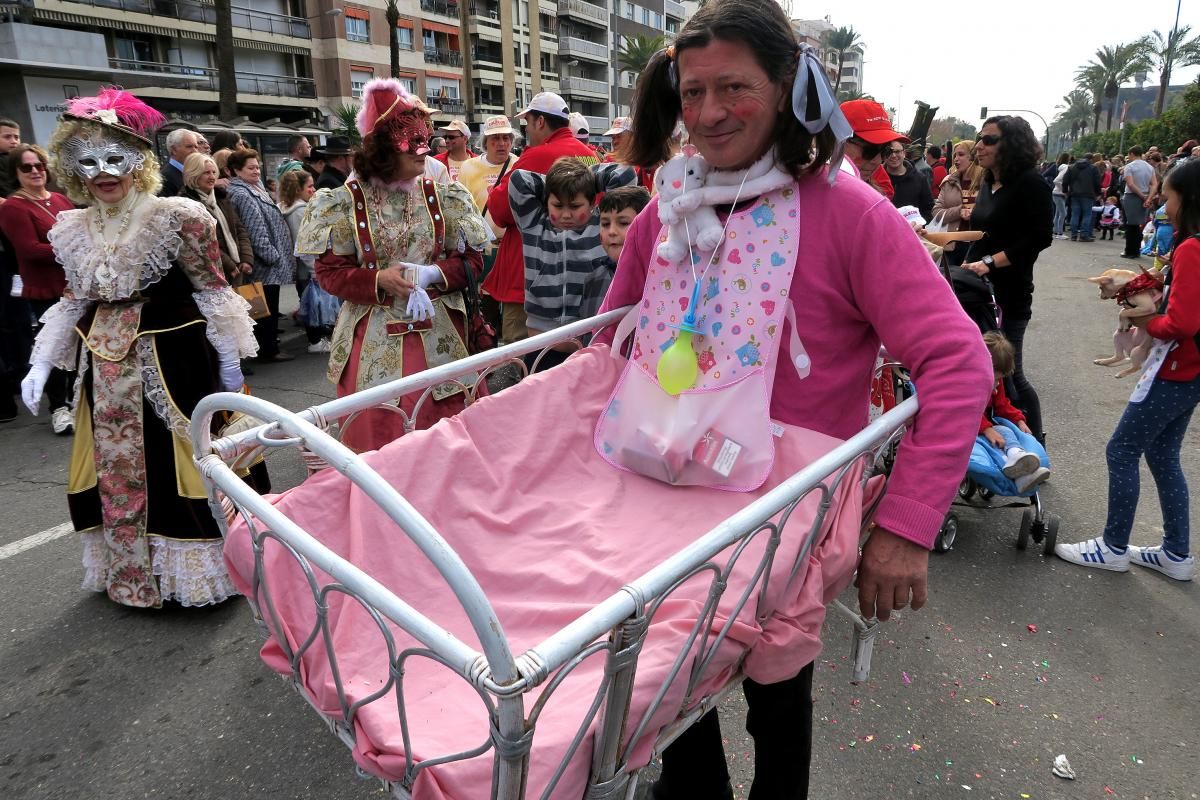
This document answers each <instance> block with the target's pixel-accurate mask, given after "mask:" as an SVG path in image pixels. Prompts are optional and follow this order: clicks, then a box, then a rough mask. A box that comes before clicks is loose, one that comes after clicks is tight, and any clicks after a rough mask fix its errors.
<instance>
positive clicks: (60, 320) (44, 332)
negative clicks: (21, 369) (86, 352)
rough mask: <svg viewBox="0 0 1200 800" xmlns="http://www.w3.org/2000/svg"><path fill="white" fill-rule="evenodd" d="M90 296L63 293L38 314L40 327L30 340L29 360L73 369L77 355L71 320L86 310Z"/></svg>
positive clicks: (73, 321) (77, 320)
mask: <svg viewBox="0 0 1200 800" xmlns="http://www.w3.org/2000/svg"><path fill="white" fill-rule="evenodd" d="M91 304H92V301H91V300H76V299H72V298H66V297H64V298H63V299H62V300H59V301H58V302H57V303H55V304H54V305H52V306H50V309H49V310H48V311H46V313H45V314H43V315H42V319H41V322H42V329H41V330H40V331H39V332H38V335H37V340H36V341H35V342H34V344H33V353H32V355H30V357H29V363H30V364H36V363H38V362H39V361H45V362H48V363H49V364H51V365H53V366H55V367H58V368H59V369H65V370H68V371H70V370H74V369H75V361H76V359H77V358H78V356H79V336H78V335H77V334H76V333H75V323H77V322H79V318H80V317H82V316H83V314H84V312H85V311H87V310H88V306H90V305H91Z"/></svg>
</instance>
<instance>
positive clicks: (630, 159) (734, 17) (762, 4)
mask: <svg viewBox="0 0 1200 800" xmlns="http://www.w3.org/2000/svg"><path fill="white" fill-rule="evenodd" d="M714 40H719V41H723V42H741V43H742V44H744V45H746V47H748V48H749V49H750V51H751V52H752V53H753V54H754V59H755V61H757V62H758V66H759V67H760V68H761V69H762V70H763V71H764V72H766V73H767V77H768V78H769V79H770V80H771V81H772V82H773V83H777V84H779V86H780V88H781V89H782V90H783V95H784V97H785V98H786V101H787V102H786V105H785V107H784V109H783V111H781V112H780V113H779V116H778V117H777V118H776V120H775V125H774V131H773V132H772V136H771V140H770V145H771V146H772V147H774V148H775V152H776V153H777V155H778V161H779V163H780V165H781V166H782V167H783V168H784V169H786V170H788V171H789V172H790V173H791V174H792V175H793V176H794V177H797V178H799V177H800V176H801V175H802V174H803V173H805V172H808V171H815V170H818V169H820V168H821V167H822V166H824V164H825V162H826V161H828V160H829V158H830V156H831V155H832V153H833V150H834V144H835V143H834V136H833V133H832V132H831V131H830V130H829V129H828V128H826V129H825V130H823V131H821V132H820V133H818V134H816V135H813V134H811V133H809V132H808V130H806V129H805V127H804V126H803V125H801V124H800V121H799V120H798V119H796V116H795V115H794V114H793V113H792V107H791V96H792V83H793V82H794V81H795V79H796V66H797V59H796V56H797V54H798V53H799V44H798V43H797V41H796V34H795V33H794V32H793V31H792V26H791V23H790V22H789V21H788V18H787V15H786V14H785V13H784V12H783V9H782V8H781V7H780V6H779V4H778V3H776V2H773V0H710V2H708V3H707V4H705V5H703V6H701V8H700V10H699V11H697V12H696V13H695V14H694V15H693V16H692V18H691V19H689V20H688V21H687V24H685V25H684V26H683V30H681V31H680V32H679V36H678V37H677V38H676V39H675V43H674V45H673V48H674V52H673V54H672V55H668V52H667V51H666V50H660V51H659V52H657V53H655V54H654V56H653V57H652V58H651V59H650V62H649V63H648V64H647V65H646V69H645V70H644V71H643V72H642V74H641V77H640V78H639V79H638V83H637V90H636V94H635V97H634V101H633V133H632V134H631V137H630V140H629V142H628V143H627V144H626V146H625V147H623V148H622V152H621V154H620V155H621V158H622V160H623V161H625V162H626V163H629V164H634V165H637V166H639V167H653V166H656V165H658V164H661V163H662V162H663V161H666V160H667V159H668V158H670V157H671V151H670V149H669V147H668V140H669V139H670V138H671V134H672V133H674V132H675V125H676V123H677V122H678V121H679V117H680V114H681V112H682V111H683V104H682V101H681V99H680V96H679V87H678V85H676V83H675V82H674V81H673V80H672V79H671V73H672V69H671V67H672V62H675V61H676V60H677V59H678V57H679V54H680V53H682V52H683V51H684V50H687V49H688V48H691V47H706V46H707V45H708V44H710V43H711V42H713V41H714ZM676 69H677V68H676ZM812 80H815V78H814V79H812ZM808 96H809V98H810V100H811V102H815V101H816V96H817V93H816V91H815V87H810V91H809V95H808ZM754 155H755V157H758V156H759V155H760V154H758V153H755V154H754Z"/></svg>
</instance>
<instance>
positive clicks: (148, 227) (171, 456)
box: [34, 196, 266, 608]
mask: <svg viewBox="0 0 1200 800" xmlns="http://www.w3.org/2000/svg"><path fill="white" fill-rule="evenodd" d="M139 204H140V205H141V206H144V207H145V208H143V209H139V210H140V211H142V212H143V213H141V214H140V221H139V222H138V223H137V224H136V225H135V226H132V227H131V229H130V234H129V235H128V236H127V237H124V238H123V239H119V240H118V244H116V245H115V246H105V245H104V244H103V242H101V241H99V240H98V238H99V237H100V234H99V233H98V232H97V231H96V229H95V227H94V226H93V222H92V220H93V219H96V220H98V219H99V213H100V212H99V210H98V209H95V208H88V209H83V210H77V211H67V212H64V213H63V214H62V216H61V217H60V220H59V222H58V223H57V224H56V225H55V227H54V228H53V230H51V232H50V241H51V244H52V245H53V246H54V250H55V254H56V255H57V257H58V260H59V261H60V262H61V263H62V265H63V267H64V269H65V271H66V275H67V289H66V291H65V293H64V296H63V299H62V300H61V301H59V303H58V304H57V305H55V306H54V307H52V308H51V309H50V310H49V311H48V312H47V313H46V315H45V317H44V323H45V327H44V328H43V329H42V331H41V333H40V334H39V335H38V339H37V342H36V344H35V346H34V360H35V361H36V360H39V359H40V360H46V361H50V362H51V363H53V364H54V365H55V366H58V367H60V368H63V369H78V373H79V377H78V379H77V381H76V389H75V440H74V445H73V448H72V453H71V464H70V475H69V480H68V489H67V491H68V505H69V508H70V513H71V521H72V523H73V525H74V527H75V529H76V530H77V531H79V533H80V537H81V539H82V544H83V563H84V570H85V575H84V582H83V587H84V588H85V589H90V590H93V591H103V592H107V594H108V596H109V598H110V599H112V600H114V601H115V602H118V603H121V604H124V605H129V606H141V607H151V608H154V607H158V606H161V605H162V603H163V601H164V600H171V601H177V602H179V603H182V604H183V605H204V604H208V603H217V602H221V601H222V600H225V599H227V598H228V597H230V596H232V595H235V594H237V592H236V590H235V589H234V587H233V585H232V583H231V582H230V580H229V576H228V574H227V573H226V571H225V565H224V561H223V558H222V539H221V532H220V529H219V527H218V525H217V523H216V521H215V520H214V519H213V516H212V512H211V511H210V509H209V505H208V502H207V495H206V492H205V490H204V485H203V483H202V481H201V479H200V475H199V472H198V471H197V470H196V467H195V465H194V464H193V462H192V450H191V445H190V440H189V435H188V425H189V423H190V418H191V414H192V411H193V409H194V408H195V406H196V403H198V402H199V401H200V399H201V398H202V397H204V396H205V395H207V394H210V393H212V392H215V391H219V390H220V385H219V380H218V368H219V367H218V361H217V355H216V351H215V350H214V348H213V346H212V342H214V341H219V340H222V339H226V340H228V339H232V341H234V342H236V344H237V348H238V350H239V353H240V354H241V355H242V356H250V355H253V354H254V353H255V352H256V346H255V342H254V336H253V326H252V322H251V320H250V318H249V316H248V310H249V306H248V304H247V303H246V301H245V300H243V299H242V298H241V297H239V296H238V295H237V294H236V293H235V292H234V291H233V290H232V289H231V288H230V287H229V285H228V284H227V283H226V281H225V276H224V273H223V271H222V269H221V258H220V251H219V248H218V244H217V240H216V238H215V231H214V224H213V220H212V218H211V217H210V216H209V214H208V212H207V211H205V210H204V208H203V207H202V206H200V205H199V204H198V203H195V202H194V201H192V200H187V199H184V198H155V197H148V196H147V197H143V198H142V199H141V200H140V201H139ZM216 422H217V420H214V427H215V424H216ZM251 472H252V474H253V476H254V477H253V478H251V476H249V475H248V476H246V477H247V478H248V479H249V480H250V482H251V483H253V482H254V479H255V478H256V479H257V480H258V482H259V484H260V485H258V486H257V487H256V488H260V489H265V488H266V486H263V485H261V484H262V483H263V482H265V477H266V472H265V469H264V468H263V467H262V465H261V464H259V465H257V466H256V467H254V468H252V470H251Z"/></svg>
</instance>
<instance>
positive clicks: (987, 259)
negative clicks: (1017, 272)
mask: <svg viewBox="0 0 1200 800" xmlns="http://www.w3.org/2000/svg"><path fill="white" fill-rule="evenodd" d="M979 260H980V261H982V262H983V264H984V266H986V267H987V268H988V269H993V268H995V266H996V259H994V258H992V257H991V256H984V257H983V258H981V259H979Z"/></svg>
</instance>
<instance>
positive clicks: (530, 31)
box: [426, 0, 562, 131]
mask: <svg viewBox="0 0 1200 800" xmlns="http://www.w3.org/2000/svg"><path fill="white" fill-rule="evenodd" d="M426 1H428V0H426ZM560 5H561V3H557V2H555V0H536V1H535V2H529V1H528V0H472V2H470V4H469V5H468V6H467V8H466V11H465V14H464V17H463V32H464V36H465V38H466V41H467V50H466V55H467V56H468V58H467V59H466V76H467V77H466V80H467V82H468V83H467V85H468V86H469V88H470V93H469V94H468V96H467V115H466V118H467V121H468V122H469V123H470V124H471V127H472V129H473V130H476V131H477V130H479V128H480V127H481V126H482V124H483V121H484V120H485V119H487V118H488V117H490V116H494V115H496V114H504V115H506V116H510V117H511V116H512V115H513V114H515V113H516V112H518V111H520V110H521V109H522V108H524V107H525V105H526V104H527V103H528V102H529V98H531V97H533V96H534V95H535V94H537V93H538V92H556V93H561V92H562V87H561V85H560V83H559V75H558V64H559V58H560V53H559V41H558V31H557V28H556V26H555V18H556V16H557V15H558V14H559V7H560Z"/></svg>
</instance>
